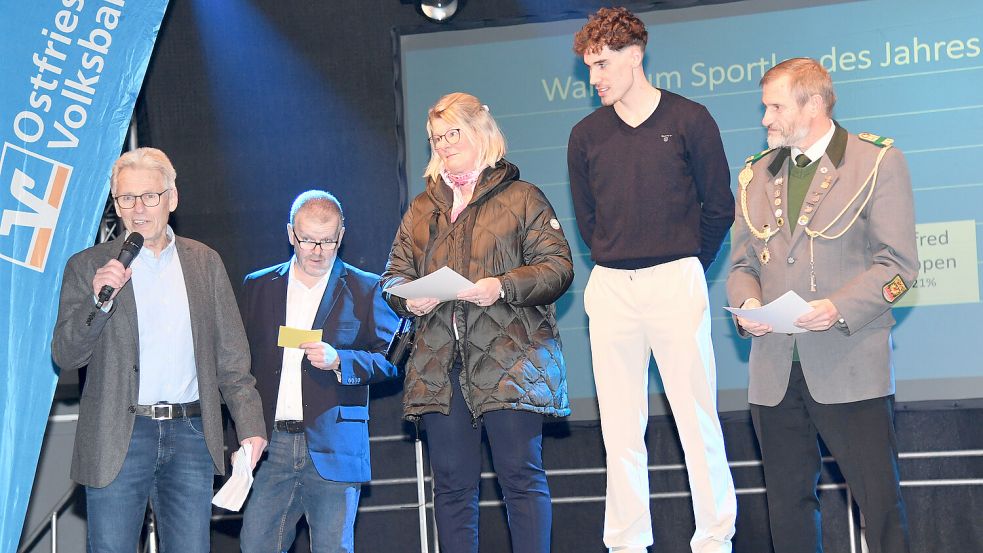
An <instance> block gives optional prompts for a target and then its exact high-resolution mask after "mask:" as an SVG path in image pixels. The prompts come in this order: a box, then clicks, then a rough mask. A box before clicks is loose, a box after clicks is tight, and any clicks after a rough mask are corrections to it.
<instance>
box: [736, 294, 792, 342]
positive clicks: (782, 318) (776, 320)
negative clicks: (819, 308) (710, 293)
mask: <svg viewBox="0 0 983 553" xmlns="http://www.w3.org/2000/svg"><path fill="white" fill-rule="evenodd" d="M724 309H726V310H727V311H730V312H731V313H733V314H735V315H737V316H738V317H742V318H744V319H748V320H750V321H754V322H756V323H764V324H768V325H771V328H772V332H784V333H792V334H795V333H799V332H808V331H807V330H806V329H804V328H799V327H797V326H795V325H794V324H793V323H794V322H795V320H796V319H798V318H799V317H801V316H802V315H805V314H806V313H808V312H810V311H812V307H811V306H810V305H809V304H808V303H807V302H806V300H804V299H802V297H801V296H799V295H798V294H796V293H795V292H793V291H792V290H789V291H788V292H785V293H784V294H782V295H781V297H779V298H778V299H776V300H775V301H773V302H771V303H768V304H766V305H762V306H761V307H757V308H755V309H741V308H739V307H725V308H724Z"/></svg>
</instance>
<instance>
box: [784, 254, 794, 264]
mask: <svg viewBox="0 0 983 553" xmlns="http://www.w3.org/2000/svg"><path fill="white" fill-rule="evenodd" d="M785 262H786V263H788V264H789V265H791V264H792V263H795V258H794V257H792V256H791V255H790V256H788V259H786V260H785Z"/></svg>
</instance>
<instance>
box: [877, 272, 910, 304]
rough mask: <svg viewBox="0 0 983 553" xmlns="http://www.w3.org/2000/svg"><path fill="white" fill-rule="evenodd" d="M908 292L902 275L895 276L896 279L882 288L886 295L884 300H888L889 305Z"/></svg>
mask: <svg viewBox="0 0 983 553" xmlns="http://www.w3.org/2000/svg"><path fill="white" fill-rule="evenodd" d="M907 291H908V285H907V284H905V283H904V279H902V278H901V275H894V278H892V279H891V280H889V281H888V283H887V284H885V285H884V287H883V288H881V293H882V294H883V295H884V299H885V300H887V302H888V303H894V302H895V301H896V300H897V299H898V298H900V297H901V296H903V295H904V293H905V292H907Z"/></svg>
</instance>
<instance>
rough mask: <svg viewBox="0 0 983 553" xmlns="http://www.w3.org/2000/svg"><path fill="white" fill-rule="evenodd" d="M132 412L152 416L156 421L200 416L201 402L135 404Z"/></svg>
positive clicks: (131, 409)
mask: <svg viewBox="0 0 983 553" xmlns="http://www.w3.org/2000/svg"><path fill="white" fill-rule="evenodd" d="M130 412H132V413H136V414H137V415H139V416H141V417H150V418H152V419H154V420H156V421H161V420H171V419H180V418H183V417H200V416H201V403H200V402H198V401H192V402H191V403H164V402H160V403H155V404H153V405H134V406H132V407H130Z"/></svg>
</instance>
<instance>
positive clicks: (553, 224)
mask: <svg viewBox="0 0 983 553" xmlns="http://www.w3.org/2000/svg"><path fill="white" fill-rule="evenodd" d="M550 226H551V227H553V230H560V222H559V221H557V220H556V217H554V218H552V219H550Z"/></svg>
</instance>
